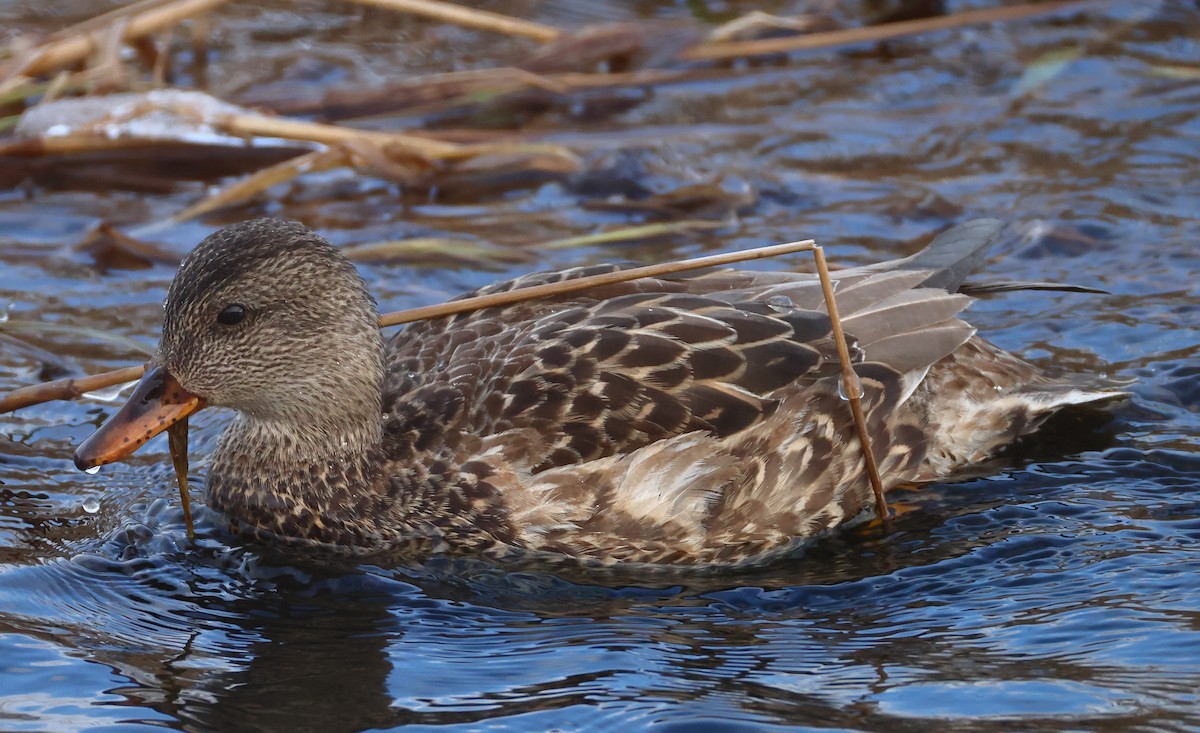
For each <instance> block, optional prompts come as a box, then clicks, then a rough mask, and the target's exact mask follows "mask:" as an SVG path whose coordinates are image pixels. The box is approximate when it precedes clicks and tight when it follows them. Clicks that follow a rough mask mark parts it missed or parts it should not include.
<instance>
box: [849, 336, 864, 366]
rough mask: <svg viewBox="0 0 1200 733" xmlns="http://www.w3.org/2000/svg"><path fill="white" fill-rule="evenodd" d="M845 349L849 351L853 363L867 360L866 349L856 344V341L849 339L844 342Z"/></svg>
mask: <svg viewBox="0 0 1200 733" xmlns="http://www.w3.org/2000/svg"><path fill="white" fill-rule="evenodd" d="M846 350H847V351H849V352H850V361H851V362H852V363H854V364H858V363H859V362H863V361H866V360H867V352H866V349H864V348H863V347H861V346H859V345H858V341H851V342H850V343H848V344H846Z"/></svg>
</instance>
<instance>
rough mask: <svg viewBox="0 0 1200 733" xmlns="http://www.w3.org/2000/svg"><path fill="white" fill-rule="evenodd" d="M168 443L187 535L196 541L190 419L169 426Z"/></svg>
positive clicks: (192, 540) (190, 539)
mask: <svg viewBox="0 0 1200 733" xmlns="http://www.w3.org/2000/svg"><path fill="white" fill-rule="evenodd" d="M167 445H168V446H169V447H170V449H171V463H172V464H174V466H175V480H176V481H177V482H178V483H179V503H180V504H181V505H182V506H183V521H184V523H186V524H187V536H188V540H189V541H191V542H195V541H196V528H195V527H194V526H192V498H191V496H190V495H189V494H188V421H187V418H186V417H185V418H183V419H182V420H180V421H179V422H177V423H175V424H174V425H172V426H171V427H169V428H167Z"/></svg>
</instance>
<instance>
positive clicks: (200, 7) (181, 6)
mask: <svg viewBox="0 0 1200 733" xmlns="http://www.w3.org/2000/svg"><path fill="white" fill-rule="evenodd" d="M229 1H230V0H177V2H174V3H172V4H170V5H166V6H162V7H153V8H151V9H149V10H146V11H144V12H142V13H139V14H138V15H134V16H126V15H121V14H118V15H117V16H116V20H117V21H127V24H126V26H125V30H124V32H123V33H122V34H121V40H122V41H125V42H128V41H133V40H136V39H138V38H142V37H144V36H147V35H150V34H151V33H155V32H157V31H160V30H162V29H164V28H168V27H170V26H172V25H175V24H176V23H179V22H180V21H183V20H187V19H188V18H190V17H192V16H194V15H200V14H202V13H207V12H210V11H212V10H214V9H215V8H218V7H220V6H221V5H224V4H225V3H228V2H229ZM98 35H102V31H98V32H88V33H83V34H80V35H75V36H71V37H68V38H63V39H61V40H57V41H50V42H49V43H45V44H42V45H41V46H38V47H37V48H34V49H33V50H31V51H30V52H29V53H28V54H27V55H25V56H24V57H23V58H21V59H19V60H18V62H17V63H16V64H10V65H9V66H8V67H7V68H5V69H4V70H3V71H0V76H5V77H7V76H12V75H14V74H24V75H25V76H37V75H39V74H43V73H45V72H47V71H51V70H53V69H57V68H59V67H61V66H66V65H67V64H73V63H75V62H77V61H82V60H83V59H85V58H87V57H88V56H89V55H91V54H92V53H93V52H95V51H96V50H97V49H98V48H99V45H98V44H99V43H100V39H99V38H98V37H97V36H98Z"/></svg>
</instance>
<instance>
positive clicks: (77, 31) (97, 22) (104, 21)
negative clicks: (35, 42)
mask: <svg viewBox="0 0 1200 733" xmlns="http://www.w3.org/2000/svg"><path fill="white" fill-rule="evenodd" d="M173 2H178V0H138V1H137V2H133V3H130V4H128V5H122V6H120V7H118V8H113V9H112V10H109V11H108V12H105V13H101V14H100V15H97V16H94V17H91V18H88V19H87V20H81V21H80V22H78V23H75V24H74V25H69V26H67V27H66V28H60V29H58V30H56V31H54V32H53V33H51V34H50V35H49V36H46V39H45V41H61V40H64V39H67V38H71V37H72V36H82V35H86V34H88V33H94V32H96V31H98V30H100V29H101V28H103V27H104V26H106V25H108V24H109V23H113V22H115V21H117V20H119V19H121V18H128V17H129V16H131V15H140V14H141V13H146V12H149V11H150V10H153V9H154V8H159V7H162V6H163V5H170V4H171V3H173ZM45 41H44V42H43V44H44V43H45Z"/></svg>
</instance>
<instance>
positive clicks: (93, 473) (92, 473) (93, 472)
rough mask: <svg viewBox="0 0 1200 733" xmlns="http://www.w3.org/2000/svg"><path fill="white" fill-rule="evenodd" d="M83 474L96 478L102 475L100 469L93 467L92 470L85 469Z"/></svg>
mask: <svg viewBox="0 0 1200 733" xmlns="http://www.w3.org/2000/svg"><path fill="white" fill-rule="evenodd" d="M83 472H84V473H88V474H91V475H92V476H95V475H96V474H98V473H100V467H99V466H92V467H91V468H85V469H83Z"/></svg>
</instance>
